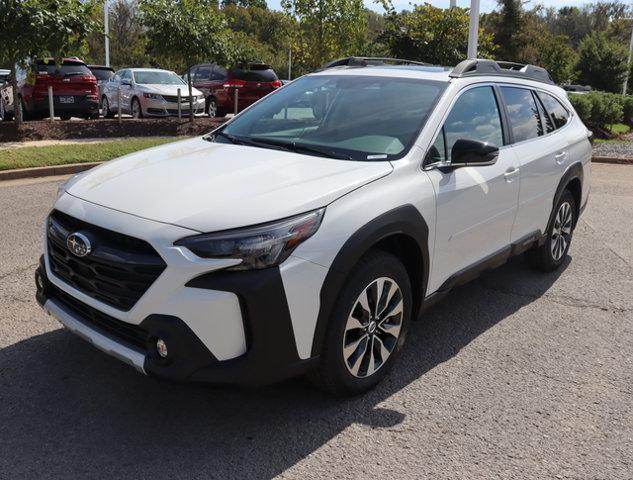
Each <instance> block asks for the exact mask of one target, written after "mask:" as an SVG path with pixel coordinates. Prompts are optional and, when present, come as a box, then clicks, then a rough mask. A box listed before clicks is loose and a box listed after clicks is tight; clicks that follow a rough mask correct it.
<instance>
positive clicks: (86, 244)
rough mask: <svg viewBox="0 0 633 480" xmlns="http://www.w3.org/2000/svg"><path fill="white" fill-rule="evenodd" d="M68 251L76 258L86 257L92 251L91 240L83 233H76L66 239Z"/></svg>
mask: <svg viewBox="0 0 633 480" xmlns="http://www.w3.org/2000/svg"><path fill="white" fill-rule="evenodd" d="M66 246H67V247H68V250H70V252H71V253H72V254H73V255H75V256H76V257H85V256H86V255H88V254H89V253H90V252H91V251H92V245H91V244H90V240H88V237H86V236H85V235H84V234H83V233H79V232H75V233H71V234H70V235H68V237H66Z"/></svg>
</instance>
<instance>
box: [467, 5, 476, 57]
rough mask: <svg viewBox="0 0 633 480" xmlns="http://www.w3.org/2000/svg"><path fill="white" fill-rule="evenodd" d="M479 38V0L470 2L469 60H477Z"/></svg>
mask: <svg viewBox="0 0 633 480" xmlns="http://www.w3.org/2000/svg"><path fill="white" fill-rule="evenodd" d="M478 37H479V0H470V25H469V27H468V59H471V58H477V41H478Z"/></svg>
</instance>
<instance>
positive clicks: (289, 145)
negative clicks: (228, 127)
mask: <svg viewBox="0 0 633 480" xmlns="http://www.w3.org/2000/svg"><path fill="white" fill-rule="evenodd" d="M250 140H252V141H253V142H258V143H264V144H268V145H276V146H278V147H282V148H285V149H286V150H291V151H293V152H296V153H300V152H306V153H312V154H316V155H319V156H321V157H328V158H336V159H337V160H353V158H352V157H351V156H349V155H345V154H341V153H337V152H336V151H334V150H332V149H330V148H327V147H319V146H316V145H311V144H308V143H297V142H286V141H283V140H274V139H272V138H262V137H251V138H250Z"/></svg>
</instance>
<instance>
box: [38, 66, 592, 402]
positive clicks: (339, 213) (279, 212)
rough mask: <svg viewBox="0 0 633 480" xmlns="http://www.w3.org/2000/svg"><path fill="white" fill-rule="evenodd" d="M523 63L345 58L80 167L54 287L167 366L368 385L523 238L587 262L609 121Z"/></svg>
mask: <svg viewBox="0 0 633 480" xmlns="http://www.w3.org/2000/svg"><path fill="white" fill-rule="evenodd" d="M513 68H514V69H507V68H503V64H500V63H497V62H494V61H491V60H467V61H465V62H463V63H460V64H459V65H458V66H457V67H455V68H454V69H453V70H452V71H451V70H448V71H444V70H442V69H437V68H428V67H424V66H411V65H404V66H402V67H400V66H398V65H395V66H388V67H385V66H367V67H354V68H349V67H338V68H331V69H327V70H325V71H322V72H318V73H314V74H310V75H306V76H304V77H301V78H299V79H297V80H295V81H293V82H292V83H290V84H289V85H287V86H286V87H284V88H282V89H279V90H278V91H276V92H275V93H273V94H271V95H269V96H267V97H265V98H264V99H262V100H261V101H260V102H258V103H257V104H255V105H253V106H252V107H250V108H249V109H247V110H245V111H244V112H242V113H241V114H239V115H237V116H236V117H234V118H233V119H231V120H230V121H229V122H227V123H225V124H223V125H222V126H221V127H219V128H218V129H216V130H215V131H213V132H211V133H210V134H208V135H206V136H204V137H198V138H193V139H188V140H183V141H179V142H175V143H171V144H169V145H165V146H161V147H157V148H152V149H150V150H147V151H144V152H137V153H135V154H132V155H128V156H126V157H124V158H122V159H120V160H117V161H111V162H107V163H106V164H104V165H102V166H100V167H98V168H96V169H93V170H90V171H88V172H85V173H82V174H79V175H77V176H75V177H73V178H71V179H70V180H69V181H68V182H67V183H66V184H64V185H63V187H62V188H61V190H60V194H59V197H58V198H57V200H56V202H55V205H54V207H53V210H52V212H51V213H50V215H49V217H48V219H47V220H46V228H45V232H46V233H45V242H44V255H43V256H42V259H41V264H40V267H39V269H38V270H37V272H36V284H37V299H38V302H39V303H40V304H41V305H42V306H43V308H44V309H45V310H46V311H48V312H49V313H51V314H52V315H53V316H55V317H57V318H58V319H59V320H60V321H61V322H62V323H63V324H64V325H66V326H67V327H68V328H69V329H70V330H72V331H74V332H76V333H77V334H79V335H80V336H81V337H83V338H85V339H88V340H89V341H90V342H91V343H92V344H93V345H95V346H96V347H97V348H100V349H101V350H104V351H105V352H107V353H109V354H110V355H113V356H114V357H116V358H118V359H120V360H123V361H124V362H127V363H129V364H130V365H133V366H134V367H135V368H136V369H137V370H138V371H140V372H142V373H145V374H148V375H153V376H156V377H161V378H166V379H172V380H178V381H193V382H214V383H237V384H248V385H257V384H263V383H270V382H272V381H277V380H280V379H284V378H288V377H292V376H295V375H299V374H302V373H309V374H310V375H311V376H312V377H313V378H314V379H315V380H316V382H317V384H318V385H320V386H322V387H323V388H325V389H326V390H328V391H330V392H333V393H335V394H357V393H360V392H363V391H366V390H367V389H369V388H371V387H373V386H374V385H376V384H377V383H378V382H379V381H380V380H381V379H382V378H384V377H385V375H386V374H387V372H388V371H389V369H390V368H392V367H394V366H396V365H397V368H404V369H406V368H407V365H406V364H405V363H400V364H395V363H394V359H395V358H396V357H397V354H398V352H399V350H400V349H401V348H402V346H403V345H404V343H405V340H406V333H407V330H408V328H409V326H410V323H411V321H412V320H415V319H417V318H419V317H423V316H424V315H423V312H424V309H425V308H427V307H429V306H430V305H432V304H433V303H435V302H436V301H438V300H439V299H441V298H442V297H444V296H445V295H446V294H447V293H448V292H449V291H450V290H451V289H452V288H453V287H454V286H456V285H460V284H461V283H464V282H466V281H468V280H469V279H472V278H474V277H476V276H477V275H478V274H479V273H480V272H482V271H485V270H487V269H490V268H493V267H495V266H498V265H500V264H502V263H504V262H505V261H506V260H507V259H508V258H509V257H511V256H512V255H517V254H520V253H522V252H526V253H527V259H528V261H529V263H530V264H531V265H532V266H533V267H535V268H537V269H539V270H542V271H546V272H550V271H553V270H556V269H559V268H560V267H561V266H562V265H564V264H565V263H566V262H568V259H567V252H568V250H569V246H570V243H571V241H572V236H573V233H574V228H575V227H576V225H577V222H578V218H579V215H580V214H581V213H582V211H583V210H584V208H585V206H586V205H587V200H588V195H589V187H590V178H591V168H590V165H591V163H590V162H591V145H590V143H589V140H588V136H589V134H590V132H589V131H588V130H587V128H586V127H585V125H583V123H582V121H581V120H580V118H579V117H578V115H577V114H576V113H575V111H574V108H573V107H572V105H571V104H570V102H569V100H568V98H567V96H566V94H565V92H564V90H562V89H561V88H559V87H557V86H555V85H554V84H553V82H552V81H551V79H550V76H549V74H548V73H547V72H546V71H545V70H543V69H542V68H539V67H534V66H530V65H528V66H525V67H523V68H522V69H520V70H519V69H517V68H516V67H513ZM306 99H308V100H306ZM482 314H485V312H484V313H482Z"/></svg>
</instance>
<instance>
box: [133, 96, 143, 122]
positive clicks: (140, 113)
mask: <svg viewBox="0 0 633 480" xmlns="http://www.w3.org/2000/svg"><path fill="white" fill-rule="evenodd" d="M135 105H136V108H137V109H138V110H136V112H135V109H134V106H135ZM130 113H131V114H132V118H136V119H138V118H143V110H142V109H141V102H139V101H138V98H136V97H134V98H133V99H132V103H131V104H130Z"/></svg>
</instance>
